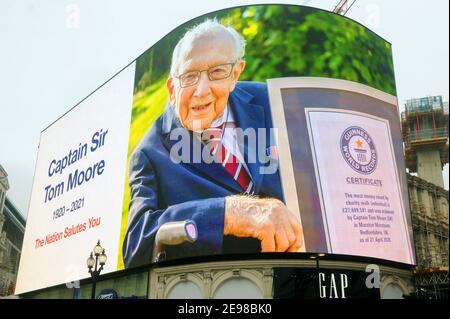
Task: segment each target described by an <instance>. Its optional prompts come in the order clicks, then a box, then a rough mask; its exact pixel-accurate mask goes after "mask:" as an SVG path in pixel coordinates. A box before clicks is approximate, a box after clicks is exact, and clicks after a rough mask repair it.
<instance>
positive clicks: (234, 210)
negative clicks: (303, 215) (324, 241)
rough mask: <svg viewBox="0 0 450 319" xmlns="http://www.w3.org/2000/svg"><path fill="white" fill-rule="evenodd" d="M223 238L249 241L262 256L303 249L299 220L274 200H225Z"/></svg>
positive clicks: (242, 197)
mask: <svg viewBox="0 0 450 319" xmlns="http://www.w3.org/2000/svg"><path fill="white" fill-rule="evenodd" d="M224 235H233V236H236V237H253V238H257V239H259V240H260V241H261V250H262V252H274V251H277V252H284V251H288V252H297V251H299V249H300V248H301V247H302V246H303V230H302V227H301V223H300V217H299V216H296V215H295V214H293V213H292V212H291V211H289V210H288V208H287V207H286V205H284V204H283V202H281V201H279V200H278V199H274V198H256V197H249V196H241V195H236V196H229V197H226V198H225V223H224Z"/></svg>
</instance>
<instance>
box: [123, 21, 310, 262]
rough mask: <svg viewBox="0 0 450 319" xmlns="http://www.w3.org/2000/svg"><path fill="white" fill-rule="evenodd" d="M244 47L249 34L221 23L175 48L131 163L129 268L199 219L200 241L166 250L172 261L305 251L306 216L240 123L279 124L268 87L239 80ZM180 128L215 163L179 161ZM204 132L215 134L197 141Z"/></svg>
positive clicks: (200, 29)
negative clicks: (165, 97) (166, 229)
mask: <svg viewBox="0 0 450 319" xmlns="http://www.w3.org/2000/svg"><path fill="white" fill-rule="evenodd" d="M244 50H245V40H244V39H243V38H242V37H241V36H240V35H239V34H238V33H237V32H236V31H235V30H234V29H233V28H231V27H225V26H223V25H222V24H220V23H218V22H217V21H216V20H206V21H205V22H203V23H201V24H199V25H197V26H196V27H194V28H193V29H191V30H189V31H188V32H187V33H186V34H185V35H184V37H183V38H182V39H181V40H180V41H179V42H178V44H177V46H176V47H175V50H174V52H173V56H172V66H171V71H170V76H169V78H168V80H167V83H166V85H167V90H168V93H169V103H168V105H167V107H166V110H165V112H164V113H163V114H162V115H161V117H160V118H159V119H158V120H157V121H156V122H155V124H153V125H152V127H151V128H150V129H149V131H148V132H147V134H146V135H145V136H144V138H143V139H142V141H141V143H140V145H139V146H138V147H137V148H136V150H135V151H134V153H133V155H132V158H131V161H130V175H129V183H130V189H131V202H130V207H129V215H130V216H129V223H128V227H127V233H126V236H125V240H124V243H123V257H124V261H125V265H126V267H132V266H137V265H142V264H148V263H150V262H151V254H152V249H153V245H154V241H155V235H156V233H157V231H158V229H159V228H160V227H161V226H162V225H164V224H165V223H167V222H173V221H183V220H193V221H195V223H196V225H197V232H198V239H197V241H196V242H195V243H183V244H181V245H176V246H173V247H167V249H166V252H167V258H180V257H187V256H198V255H209V254H220V253H256V252H296V251H299V250H300V249H301V248H302V245H303V233H302V228H301V222H300V218H299V216H296V215H294V214H293V213H292V212H290V211H289V210H288V208H287V207H286V206H285V204H284V203H283V202H282V200H283V194H282V189H281V183H280V177H279V173H278V170H276V171H275V172H273V173H272V174H261V168H262V167H263V166H264V165H266V164H265V163H262V162H260V161H259V160H256V161H249V160H248V158H250V157H251V154H250V153H251V152H255V150H256V148H257V147H255V146H254V145H247V144H245V143H244V145H242V143H240V142H239V138H237V135H238V129H242V130H248V129H253V130H255V131H257V130H258V129H261V128H264V129H266V130H267V131H269V129H270V128H272V119H271V113H270V108H269V101H268V93H267V87H266V85H265V84H264V83H257V82H238V79H239V76H240V74H241V73H242V71H243V70H244V68H245V61H244V60H243V59H242V58H243V55H244ZM175 130H183V131H184V132H186V133H187V135H186V134H184V135H183V134H181V136H182V137H183V138H185V137H186V136H188V137H189V138H190V139H189V141H188V143H189V144H188V145H189V146H190V148H191V151H194V150H195V149H202V150H204V148H205V147H207V148H208V151H210V152H211V153H210V154H211V155H212V156H214V159H215V160H214V161H212V162H211V161H204V160H203V158H201V160H200V161H195V160H193V157H194V155H192V154H190V157H189V159H190V160H187V161H186V160H184V161H181V162H177V161H174V158H173V157H174V156H173V150H172V148H173V147H175V146H176V145H177V143H179V142H180V141H179V140H176V139H175V140H174V138H173V136H174V134H172V133H173V132H175ZM199 131H200V132H203V133H205V132H208V134H202V135H201V137H202V138H203V137H204V136H205V135H207V136H209V135H211V136H210V139H211V140H210V141H206V142H205V141H202V140H201V139H196V138H195V137H196V136H198V134H196V132H199ZM267 134H269V133H267ZM175 135H176V134H175ZM212 140H215V141H216V142H215V143H211V141H212ZM185 142H186V141H185ZM256 142H257V143H258V142H259V143H261V140H258V138H257V141H256ZM269 142H270V139H269V138H267V139H266V141H264V143H266V144H265V145H263V147H265V149H267V150H270V149H272V148H273V145H270V143H269ZM196 143H197V144H198V145H196ZM237 144H240V145H237ZM196 147H197V148H196Z"/></svg>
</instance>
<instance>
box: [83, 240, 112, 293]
mask: <svg viewBox="0 0 450 319" xmlns="http://www.w3.org/2000/svg"><path fill="white" fill-rule="evenodd" d="M94 256H95V258H94ZM106 259H107V257H106V255H105V248H103V247H102V246H100V240H99V241H97V245H95V247H94V250H93V251H92V252H91V255H90V256H89V258H88V259H87V261H86V264H87V267H88V269H89V273H90V274H91V277H92V294H91V299H95V286H96V284H97V279H98V277H99V276H100V272H101V271H102V270H103V266H104V265H105V263H106ZM99 264H100V268H98V269H97V267H98V265H99ZM92 268H94V269H92Z"/></svg>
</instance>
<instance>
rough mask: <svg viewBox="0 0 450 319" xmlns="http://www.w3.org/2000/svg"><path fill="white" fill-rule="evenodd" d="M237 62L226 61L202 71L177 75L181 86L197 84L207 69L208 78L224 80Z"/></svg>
mask: <svg viewBox="0 0 450 319" xmlns="http://www.w3.org/2000/svg"><path fill="white" fill-rule="evenodd" d="M235 64H236V62H232V63H224V64H219V65H216V66H213V67H210V68H209V69H206V70H200V71H189V72H186V73H183V74H180V75H179V76H175V78H177V79H178V80H179V81H180V86H181V87H182V88H185V87H188V86H192V85H196V84H197V83H198V81H199V80H200V75H201V74H202V72H205V71H206V74H208V78H209V80H210V81H218V80H223V79H226V78H228V77H230V75H231V71H232V70H233V67H234V65H235Z"/></svg>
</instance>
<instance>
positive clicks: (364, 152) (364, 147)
mask: <svg viewBox="0 0 450 319" xmlns="http://www.w3.org/2000/svg"><path fill="white" fill-rule="evenodd" d="M340 147H341V153H342V156H343V158H344V160H345V162H346V163H347V164H348V165H349V166H350V167H351V168H352V169H353V170H355V171H356V172H358V173H360V174H364V175H368V174H371V173H373V172H374V171H375V169H376V168H377V164H378V154H377V150H376V148H375V144H374V142H373V140H372V138H371V137H370V135H369V133H367V131H366V130H365V129H363V128H361V127H359V126H350V127H348V128H347V129H345V130H344V132H343V133H342V135H341V143H340Z"/></svg>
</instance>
